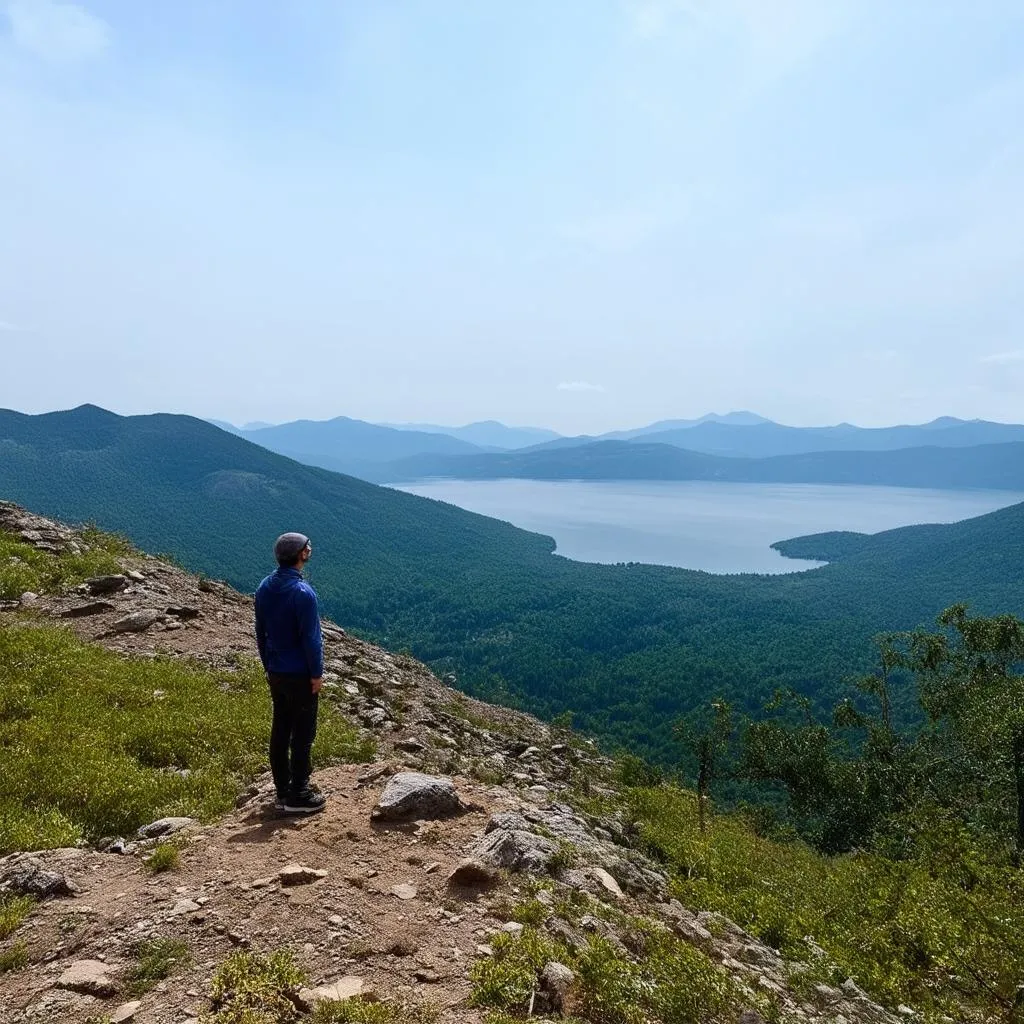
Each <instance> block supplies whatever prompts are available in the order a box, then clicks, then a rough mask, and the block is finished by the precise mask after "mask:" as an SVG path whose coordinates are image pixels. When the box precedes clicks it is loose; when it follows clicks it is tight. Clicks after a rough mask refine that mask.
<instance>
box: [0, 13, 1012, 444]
mask: <svg viewBox="0 0 1024 1024" xmlns="http://www.w3.org/2000/svg"><path fill="white" fill-rule="evenodd" d="M1022 129H1024V4H1022V3H1020V0H971V2H967V0H897V2H893V0H515V2H514V3H513V2H511V0H372V2H371V0H334V2H328V0H292V2H284V3H282V2H279V0H276V2H271V0H174V2H170V0H166V2H153V3H141V4H140V3H138V2H137V0H88V2H86V3H82V4H75V3H59V2H56V0H0V356H2V358H0V406H2V407H7V408H15V409H20V410H22V411H25V412H43V411H47V410H52V409H59V408H69V407H72V406H75V405H78V404H80V403H83V402H93V403H96V404H98V405H102V406H104V407H106V408H109V409H113V410H114V411H116V412H120V413H126V414H127V413H143V412H151V411H171V412H186V413H191V414H194V415H200V416H208V417H218V418H222V419H227V420H231V421H234V422H244V421H249V420H264V421H271V422H279V421H283V420H289V419H296V418H300V417H303V418H313V419H322V418H328V417H331V416H336V415H347V416H353V417H356V418H360V419H368V420H373V421H383V422H403V421H419V422H434V423H442V424H460V423H465V422H469V421H473V420H479V419H490V418H495V419H501V420H503V421H505V422H508V423H513V424H534V425H539V426H546V427H552V428H554V429H556V430H560V431H562V432H564V433H581V432H589V433H597V432H601V431H604V430H611V429H616V428H622V427H627V426H633V425H637V424H641V423H646V422H650V421H653V420H659V419H664V418H671V417H689V416H697V415H700V414H703V413H706V412H709V411H718V412H726V411H728V410H730V409H753V410H755V411H757V412H759V413H761V414H762V415H765V416H769V417H771V418H773V419H776V420H780V421H782V422H787V423H792V424H796V425H804V424H825V423H835V422H839V421H842V420H846V421H850V422H855V423H860V424H863V425H881V424H885V423H895V422H922V421H925V420H929V419H931V418H933V417H935V416H939V415H957V416H962V417H984V418H989V419H1001V420H1008V421H1020V420H1024V401H1022V398H1024V130H1022Z"/></svg>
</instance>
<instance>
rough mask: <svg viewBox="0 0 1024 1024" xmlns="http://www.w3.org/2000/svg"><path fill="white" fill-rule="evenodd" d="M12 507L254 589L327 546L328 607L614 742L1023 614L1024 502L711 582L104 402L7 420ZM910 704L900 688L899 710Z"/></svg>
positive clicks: (516, 700)
mask: <svg viewBox="0 0 1024 1024" xmlns="http://www.w3.org/2000/svg"><path fill="white" fill-rule="evenodd" d="M0 495H3V496H4V497H6V498H8V499H10V500H14V501H17V502H20V503H21V504H24V505H26V506H28V507H30V508H32V509H34V510H36V511H38V512H41V513H44V514H49V515H55V516H59V517H62V518H65V519H69V520H72V521H95V522H96V523H97V524H98V525H100V526H102V527H104V528H106V529H111V530H118V531H122V532H124V533H125V534H127V535H128V536H129V537H130V538H131V539H132V540H133V541H134V542H135V543H137V544H138V545H140V546H141V547H143V548H146V549H147V550H152V551H163V552H169V553H171V554H173V555H174V556H175V557H177V558H178V559H180V560H181V561H182V562H183V563H184V564H186V565H187V566H188V567H189V568H191V569H193V570H196V571H200V572H205V573H207V574H209V575H213V576H217V577H221V578H224V579H226V580H228V581H229V582H231V583H232V584H233V585H235V586H237V587H239V588H240V589H242V590H249V591H251V590H252V589H253V588H254V586H255V584H256V583H257V582H258V580H259V579H260V578H261V576H262V575H264V574H265V573H266V572H267V571H269V569H270V568H271V567H272V563H271V559H270V554H269V548H270V543H271V541H272V539H273V537H275V536H276V535H277V534H278V533H280V532H282V531H283V530H286V529H302V530H303V531H304V532H307V533H309V534H310V535H311V536H313V537H314V538H315V541H316V554H315V556H314V562H313V564H312V565H311V572H310V576H311V579H312V581H313V582H314V583H315V585H316V586H317V588H318V591H319V593H320V595H321V599H322V602H323V606H324V611H325V613H326V614H328V615H330V616H331V617H332V618H334V619H335V620H337V621H338V622H340V623H342V624H343V625H345V626H346V627H348V628H352V629H354V630H357V631H359V632H361V633H363V634H364V635H366V636H368V637H371V638H373V639H376V640H378V641H380V642H382V643H384V644H386V645H387V646H390V647H391V648H408V649H409V650H411V651H412V652H413V653H414V654H415V655H416V656H417V657H419V658H421V659H423V660H424V661H427V662H428V663H430V664H431V665H432V666H434V667H435V669H437V670H438V671H440V672H454V673H455V674H456V675H457V676H458V679H459V685H460V686H461V687H462V688H463V689H465V690H467V691H468V692H470V693H473V694H475V695H478V696H483V697H486V698H489V699H492V700H496V701H501V702H505V703H508V704H513V705H519V706H523V707H526V708H529V709H531V710H534V711H537V712H539V713H541V714H545V715H555V714H558V713H560V712H563V711H565V710H572V711H574V712H575V713H576V715H577V721H578V722H579V723H580V724H581V725H584V726H585V727H586V728H588V729H590V730H592V731H594V732H596V733H598V734H600V735H601V736H603V737H604V738H605V739H606V740H608V741H610V742H612V743H615V744H622V745H625V746H628V747H630V748H632V749H635V750H638V751H641V752H644V753H646V754H648V755H652V756H654V757H658V758H661V759H667V758H670V757H674V756H675V755H676V750H675V747H674V745H673V742H672V739H671V723H672V721H673V720H674V719H675V718H676V717H677V716H678V715H679V714H681V713H684V712H685V711H687V710H688V709H690V708H692V707H694V706H696V704H698V703H699V702H700V701H701V700H702V699H706V697H707V696H708V695H711V694H721V695H724V696H727V697H729V698H730V699H731V700H732V701H733V702H734V703H735V704H736V705H737V706H739V707H740V708H746V709H749V710H755V709H757V708H759V707H760V706H761V704H762V703H763V702H764V701H765V700H766V699H767V698H768V697H770V696H771V694H772V693H773V692H774V691H775V690H776V689H777V688H778V687H783V686H790V687H793V688H794V689H796V690H797V691H799V692H802V693H805V694H807V695H809V696H810V697H811V698H812V699H813V701H814V702H815V704H816V705H818V706H821V707H826V706H830V705H831V704H832V703H833V702H834V700H835V698H836V697H837V696H838V694H839V693H840V692H841V690H842V688H843V685H844V683H845V681H846V680H847V679H848V678H849V677H850V676H851V675H855V674H858V673H859V672H860V671H862V670H863V669H864V668H865V667H867V666H868V665H869V664H870V663H871V659H872V647H871V643H870V640H871V637H872V636H873V635H874V634H875V633H877V632H880V631H882V630H887V629H893V628H910V627H914V626H917V625H921V624H925V623H930V622H931V621H932V620H933V619H934V617H935V616H936V615H937V614H938V613H939V612H940V611H941V610H942V609H943V608H945V607H947V606H948V605H951V604H953V603H954V602H955V601H959V600H964V601H967V602H968V603H969V604H970V605H971V607H972V609H973V610H975V611H977V612H981V613H996V612H1012V613H1018V614H1019V613H1021V612H1024V587H1022V583H1021V568H1022V566H1024V505H1018V506H1013V507H1011V508H1007V509H1003V510H1001V511H998V512H994V513H991V514H990V515H986V516H982V517H979V518H977V519H973V520H968V521H965V522H963V523H958V524H952V525H946V526H926V527H908V528H906V529H902V530H893V531H889V532H887V533H884V534H879V535H877V536H876V537H872V538H867V539H866V540H864V541H863V542H858V543H857V544H856V545H854V546H853V547H854V550H850V551H846V552H844V555H845V557H843V558H842V559H841V560H840V561H838V562H836V563H835V564H832V565H829V566H826V567H824V568H822V569H818V570H814V571H810V572H802V573H794V574H791V575H784V576H714V575H710V574H707V573H701V572H693V571H688V570H683V569H675V568H669V567H663V566H652V565H639V564H626V565H593V564H586V563H578V562H572V561H569V560H567V559H564V558H561V557H559V556H556V555H554V554H553V550H554V543H553V541H552V540H551V539H550V538H547V537H542V536H540V535H538V534H532V533H528V532H526V531H524V530H519V529H516V528H515V527H512V526H510V525H508V524H506V523H501V522H498V521H497V520H493V519H488V518H485V517H483V516H479V515H475V514H473V513H470V512H466V511H463V510H461V509H458V508H455V507H454V506H451V505H446V504H443V503H441V502H436V501H431V500H429V499H425V498H420V497H416V496H413V495H409V494H404V493H401V492H397V491H393V490H389V489H386V488H381V487H376V486H374V485H372V484H368V483H365V482H363V481H359V480H356V479H353V478H351V477H346V476H342V475H340V474H336V473H331V472H328V471H326V470H320V469H315V468H311V467H308V466H303V465H300V464H298V463H296V462H293V461H291V460H289V459H287V458H284V457H282V456H278V455H275V454H273V453H271V452H269V451H266V450H264V449H262V448H260V447H258V446H256V445H254V444H251V443H249V442H247V441H245V440H242V439H241V438H238V437H235V436H233V435H231V434H228V433H226V432H224V431H222V430H219V429H218V428H216V427H214V426H211V425H210V424H207V423H205V422H203V421H200V420H196V419H193V418H191V417H185V416H170V415H154V416H140V417H119V416H116V415H114V414H112V413H108V412H105V411H103V410H101V409H97V408H96V407H93V406H83V407H81V408H79V409H76V410H73V411H71V412H64V413H51V414H47V415H45V416H23V415H21V414H17V413H10V412H3V413H0ZM898 699H899V698H898V697H897V700H898Z"/></svg>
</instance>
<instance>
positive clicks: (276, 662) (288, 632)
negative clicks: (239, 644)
mask: <svg viewBox="0 0 1024 1024" xmlns="http://www.w3.org/2000/svg"><path fill="white" fill-rule="evenodd" d="M256 645H257V646H258V647H259V649H260V660H261V661H262V662H263V667H264V668H265V669H266V670H267V671H268V672H280V673H282V674H289V675H303V676H309V677H310V678H311V679H318V678H319V677H320V676H322V675H323V674H324V640H323V636H322V635H321V633H320V606H319V604H318V603H317V599H316V591H315V590H314V589H313V588H312V587H311V586H310V585H309V584H308V583H307V582H306V581H305V580H304V579H303V578H302V573H301V572H299V570H298V569H292V568H287V569H285V568H281V569H278V570H277V572H275V573H273V574H272V575H270V576H268V577H267V578H266V579H265V580H264V581H263V582H262V583H261V584H260V585H259V587H258V588H257V589H256Z"/></svg>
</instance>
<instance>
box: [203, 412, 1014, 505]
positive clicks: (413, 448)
mask: <svg viewBox="0 0 1024 1024" xmlns="http://www.w3.org/2000/svg"><path fill="white" fill-rule="evenodd" d="M214 422H216V425H218V426H221V427H222V428H223V429H228V430H230V431H231V432H232V433H235V434H236V435H238V436H240V437H244V438H246V439H247V440H250V441H253V442H254V443H256V444H259V445H261V446H262V447H264V448H267V449H269V450H271V451H274V452H277V453H278V454H281V455H287V456H288V457H289V458H294V459H296V460H297V461H299V462H303V463H306V464H307V465H312V466H320V467H322V468H325V469H332V470H336V471H338V472H343V473H348V474H351V475H353V476H358V477H360V478H361V479H364V480H370V481H373V482H377V483H385V482H409V481H413V480H419V479H424V478H428V477H439V476H440V477H454V478H461V479H499V478H502V477H518V478H529V479H541V480H559V479H574V480H597V479H600V480H729V481H771V482H793V483H795V482H799V483H857V484H890V485H894V486H907V487H935V488H966V487H982V488H1003V489H1019V488H1020V487H1021V477H1022V469H1021V466H1022V461H1021V451H1022V449H1020V448H1018V447H1013V446H1014V445H1022V444H1024V426H1021V425H1016V424H1004V423H992V422H988V421H984V420H971V421H965V420H958V419H955V418H952V417H944V418H942V419H939V420H934V421H933V422H931V423H926V424H921V425H916V426H913V425H903V426H894V427H882V428H864V427H855V426H851V425H850V424H840V425H838V426H834V427H788V426H783V425H781V424H778V423H774V422H772V421H770V420H766V419H764V418H763V417H760V416H757V415H756V414H755V413H747V412H738V413H728V414H726V415H721V416H719V415H715V414H711V415H708V416H705V417H701V418H700V419H697V420H662V421H659V422H657V423H652V424H649V425H648V426H646V427H640V428H636V429H634V430H628V431H617V432H612V433H609V434H604V435H600V436H597V437H591V436H579V437H558V436H557V435H554V433H553V432H552V431H543V430H540V429H539V428H532V427H521V428H520V427H516V428H513V427H506V426H505V425H504V424H501V423H497V422H494V421H488V422H482V423H476V424H470V425H468V426H466V427H457V428H443V427H435V426H433V425H430V424H417V425H412V424H405V425H401V426H399V427H395V426H386V425H380V424H372V423H367V422H365V421H362V420H355V419H351V418H348V417H344V416H339V417H336V418H334V419H331V420H322V421H317V420H298V421H295V422H292V423H284V424H279V425H276V426H264V427H258V428H255V429H248V428H246V429H243V428H237V427H232V426H231V425H230V424H225V423H223V422H221V421H214ZM538 438H541V439H542V440H540V441H538ZM543 438H548V439H543ZM956 449H962V450H961V451H959V452H958V451H956ZM911 450H913V451H915V452H916V454H915V455H909V454H903V455H896V454H893V453H897V452H909V451H911ZM968 452H970V454H968Z"/></svg>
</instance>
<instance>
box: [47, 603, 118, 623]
mask: <svg viewBox="0 0 1024 1024" xmlns="http://www.w3.org/2000/svg"><path fill="white" fill-rule="evenodd" d="M113 610H114V606H113V605H112V604H111V603H110V602H109V601H89V602H87V603H86V604H79V605H75V607H74V608H68V609H66V610H65V611H63V612H61V613H60V617H61V618H62V619H84V618H85V617H86V616H88V615H103V614H105V613H106V612H112V611H113Z"/></svg>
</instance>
